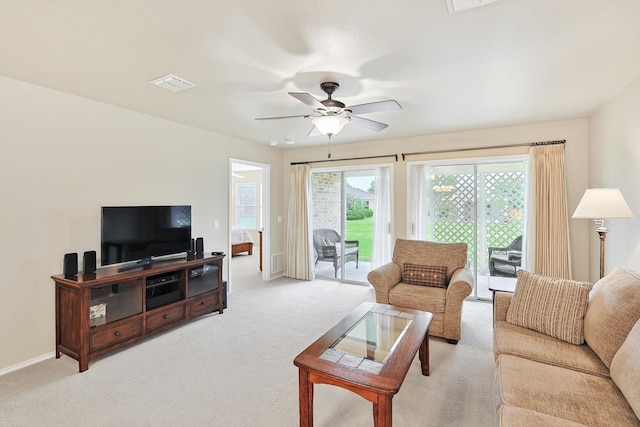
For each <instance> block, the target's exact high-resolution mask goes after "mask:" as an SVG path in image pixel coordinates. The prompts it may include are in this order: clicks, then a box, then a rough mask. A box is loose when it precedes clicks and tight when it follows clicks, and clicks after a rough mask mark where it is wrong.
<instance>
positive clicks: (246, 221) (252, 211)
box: [235, 182, 257, 229]
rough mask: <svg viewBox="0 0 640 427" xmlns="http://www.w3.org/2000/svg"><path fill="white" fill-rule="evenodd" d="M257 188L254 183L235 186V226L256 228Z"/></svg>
mask: <svg viewBox="0 0 640 427" xmlns="http://www.w3.org/2000/svg"><path fill="white" fill-rule="evenodd" d="M256 200H257V186H256V183H255V182H251V183H241V184H240V183H238V184H236V185H235V213H236V215H235V224H236V225H237V226H240V227H245V228H252V229H255V228H257V220H256V214H257V209H256Z"/></svg>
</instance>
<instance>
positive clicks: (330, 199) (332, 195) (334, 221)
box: [311, 172, 341, 234]
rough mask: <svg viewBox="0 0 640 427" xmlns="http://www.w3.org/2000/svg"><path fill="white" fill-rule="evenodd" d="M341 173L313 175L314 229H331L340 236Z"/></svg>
mask: <svg viewBox="0 0 640 427" xmlns="http://www.w3.org/2000/svg"><path fill="white" fill-rule="evenodd" d="M340 175H341V174H340V172H320V173H312V174H311V200H312V203H313V229H317V228H329V229H332V230H335V231H337V232H338V234H340V183H341V182H340V181H341V180H340Z"/></svg>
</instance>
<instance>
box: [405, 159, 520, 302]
mask: <svg viewBox="0 0 640 427" xmlns="http://www.w3.org/2000/svg"><path fill="white" fill-rule="evenodd" d="M526 163H527V159H526V156H520V157H517V158H513V157H512V158H500V159H496V158H491V159H465V160H464V162H460V161H459V160H458V163H455V164H454V163H453V162H451V161H449V162H430V163H415V164H411V165H409V176H410V179H409V197H408V200H409V208H408V212H409V215H410V218H409V221H408V223H409V224H410V227H411V229H410V230H409V235H410V236H411V238H412V239H418V240H431V241H435V242H442V243H457V242H464V243H466V244H467V246H468V255H467V260H468V261H467V262H468V267H469V268H470V269H471V271H472V272H473V274H474V277H475V283H476V286H475V288H474V290H473V293H472V297H475V298H477V299H491V296H492V295H491V291H490V288H491V285H492V284H498V282H513V283H514V284H515V281H516V279H517V270H518V269H519V268H524V267H525V265H524V263H525V256H524V253H523V244H522V242H523V241H524V240H525V239H526V236H525V235H524V234H525V230H526V225H525V222H526V217H525V214H524V213H525V202H526V188H527V185H526V181H527V173H526V171H527V165H526Z"/></svg>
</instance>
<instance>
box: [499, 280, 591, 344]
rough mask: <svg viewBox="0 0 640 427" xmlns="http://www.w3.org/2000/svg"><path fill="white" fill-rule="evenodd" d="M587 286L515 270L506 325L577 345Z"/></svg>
mask: <svg viewBox="0 0 640 427" xmlns="http://www.w3.org/2000/svg"><path fill="white" fill-rule="evenodd" d="M591 286H592V284H591V283H589V282H577V281H575V280H569V279H559V278H555V277H549V276H543V275H540V274H534V273H529V272H528V271H525V270H519V271H518V281H517V283H516V289H515V292H514V293H513V299H512V300H511V305H510V306H509V309H508V311H507V323H511V324H512V325H516V326H521V327H523V328H527V329H531V330H534V331H536V332H540V333H541V334H545V335H549V336H551V337H554V338H557V339H559V340H562V341H566V342H569V343H571V344H576V345H580V344H582V343H584V333H583V332H584V315H585V312H586V311H587V304H588V303H589V291H590V290H591Z"/></svg>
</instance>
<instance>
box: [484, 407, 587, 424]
mask: <svg viewBox="0 0 640 427" xmlns="http://www.w3.org/2000/svg"><path fill="white" fill-rule="evenodd" d="M497 424H498V426H505V427H506V426H509V427H514V426H519V427H524V426H531V427H534V426H535V427H538V426H545V427H586V426H585V425H584V424H580V423H576V422H573V421H569V420H565V419H564V418H558V417H553V416H551V415H548V414H541V413H540V412H536V411H532V410H530V409H524V408H518V407H515V406H508V405H502V406H501V407H500V409H498V420H497Z"/></svg>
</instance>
